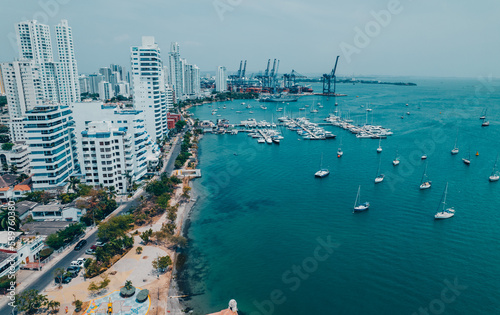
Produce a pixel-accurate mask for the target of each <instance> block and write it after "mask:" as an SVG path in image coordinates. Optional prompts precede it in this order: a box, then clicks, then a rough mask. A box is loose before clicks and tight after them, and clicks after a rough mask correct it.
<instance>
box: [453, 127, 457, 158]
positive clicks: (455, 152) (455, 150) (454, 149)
mask: <svg viewBox="0 0 500 315" xmlns="http://www.w3.org/2000/svg"><path fill="white" fill-rule="evenodd" d="M457 140H458V130H457V136H456V137H455V145H453V149H452V150H451V154H452V155H455V154H458V147H457Z"/></svg>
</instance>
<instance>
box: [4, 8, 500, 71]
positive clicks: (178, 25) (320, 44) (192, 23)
mask: <svg viewBox="0 0 500 315" xmlns="http://www.w3.org/2000/svg"><path fill="white" fill-rule="evenodd" d="M0 12H1V13H2V14H1V18H0V62H7V61H11V60H13V59H15V58H17V57H18V52H17V47H16V46H15V43H14V44H13V42H12V38H14V37H13V36H15V33H14V30H15V29H14V26H15V24H16V23H18V22H20V21H23V20H31V19H36V20H38V21H39V22H41V23H44V24H48V25H50V26H51V31H52V42H53V43H54V34H55V31H54V26H55V25H56V24H58V23H59V21H60V20H61V19H67V20H68V22H69V25H70V26H71V27H72V29H73V40H74V45H75V53H76V58H77V61H78V68H79V72H80V73H93V72H96V71H97V70H98V69H99V68H100V67H103V66H107V65H109V64H111V63H116V64H120V65H124V66H126V67H127V68H128V69H129V68H130V66H129V62H130V60H129V59H130V47H131V46H138V45H140V44H141V37H142V36H154V37H155V39H156V42H157V43H158V44H159V46H160V48H161V51H162V57H163V60H164V63H165V64H167V63H168V51H169V49H170V43H171V42H178V43H179V44H180V51H181V57H183V58H186V59H187V60H188V62H189V63H192V64H196V65H198V66H199V67H200V69H201V71H202V72H203V71H212V72H215V69H216V68H217V66H225V67H226V68H227V69H228V71H230V72H231V71H236V70H237V69H238V67H239V63H240V60H242V59H243V60H248V64H247V73H252V72H258V71H263V70H264V69H265V67H266V66H267V60H268V59H274V58H277V59H279V60H280V69H279V70H280V73H283V72H290V71H291V70H292V69H294V70H295V71H297V72H299V73H302V74H306V75H307V74H309V75H311V74H322V73H328V72H330V71H331V69H332V68H333V65H334V62H335V57H336V56H337V55H339V56H340V59H339V65H338V68H337V74H338V75H346V76H361V75H375V76H376V75H381V76H382V75H384V76H386V75H389V76H434V77H478V76H490V75H492V76H493V77H500V62H498V59H499V58H500V18H499V17H500V1H497V0H481V1H465V0H441V1H433V0H419V1H417V0H415V1H412V0H399V1H398V0H363V1H361V0H350V1H338V0H307V1H306V0H301V1H299V0H182V1H178V0H177V1H173V0H144V1H142V0H141V1H138V0H105V1H103V0H85V1H81V0H80V1H79V0H37V1H35V0H22V1H15V0H0Z"/></svg>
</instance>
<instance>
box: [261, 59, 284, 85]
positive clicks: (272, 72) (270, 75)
mask: <svg viewBox="0 0 500 315" xmlns="http://www.w3.org/2000/svg"><path fill="white" fill-rule="evenodd" d="M279 66H280V61H279V60H277V59H274V62H273V67H272V69H271V59H268V60H267V67H266V70H265V71H264V73H263V74H258V75H257V76H255V77H256V78H257V79H259V80H260V81H261V83H262V88H263V89H269V91H271V92H272V91H274V89H275V88H276V87H277V81H278V80H277V78H278V69H279Z"/></svg>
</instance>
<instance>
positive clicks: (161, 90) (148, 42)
mask: <svg viewBox="0 0 500 315" xmlns="http://www.w3.org/2000/svg"><path fill="white" fill-rule="evenodd" d="M131 68H132V86H133V91H134V106H135V108H136V109H138V110H141V111H143V112H144V114H145V120H146V129H147V131H148V133H149V135H150V136H151V137H152V139H153V141H155V142H156V141H157V140H159V139H162V138H163V136H165V135H166V134H167V132H168V125H167V104H166V103H167V102H166V82H165V75H164V71H163V62H162V60H161V55H160V48H159V47H158V44H156V43H155V39H154V37H152V36H143V37H142V46H134V47H132V48H131Z"/></svg>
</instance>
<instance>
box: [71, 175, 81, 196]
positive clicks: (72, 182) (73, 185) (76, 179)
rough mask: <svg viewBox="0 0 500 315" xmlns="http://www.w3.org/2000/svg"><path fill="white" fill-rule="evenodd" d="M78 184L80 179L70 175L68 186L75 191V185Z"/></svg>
mask: <svg viewBox="0 0 500 315" xmlns="http://www.w3.org/2000/svg"><path fill="white" fill-rule="evenodd" d="M78 184H80V179H79V178H77V177H75V176H72V177H70V178H69V187H70V188H71V189H72V190H73V191H74V192H76V191H77V188H76V187H77V185H78Z"/></svg>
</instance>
